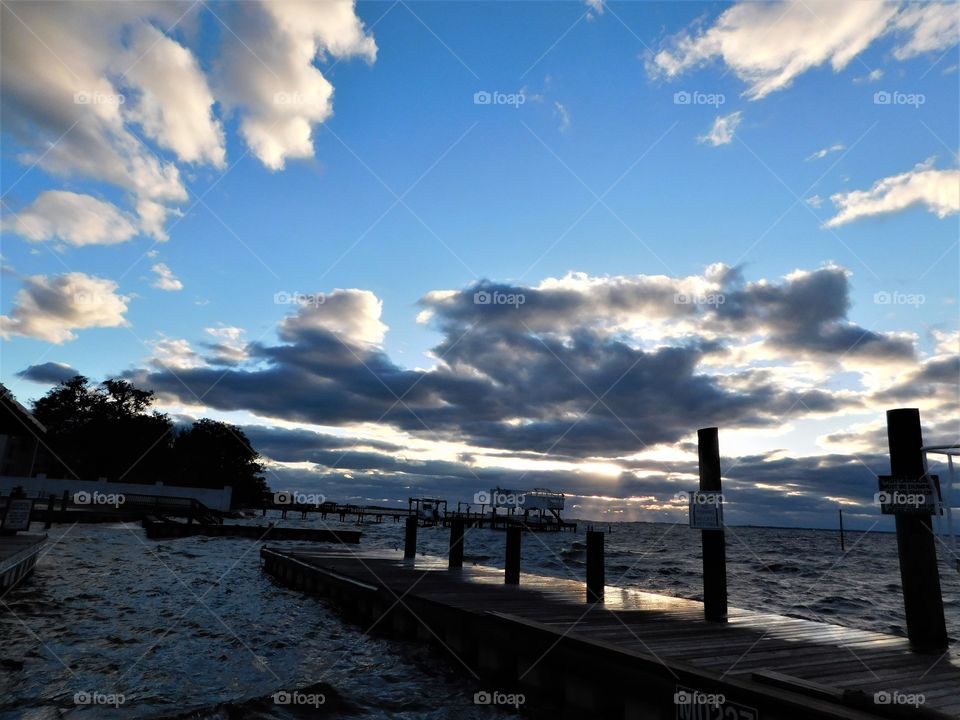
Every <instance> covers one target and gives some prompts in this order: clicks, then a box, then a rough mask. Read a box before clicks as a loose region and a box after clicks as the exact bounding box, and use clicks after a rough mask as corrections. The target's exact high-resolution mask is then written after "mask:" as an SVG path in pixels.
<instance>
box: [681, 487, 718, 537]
mask: <svg viewBox="0 0 960 720" xmlns="http://www.w3.org/2000/svg"><path fill="white" fill-rule="evenodd" d="M689 508H690V527H692V528H694V529H696V530H723V495H721V494H720V493H718V492H692V493H690V505H689Z"/></svg>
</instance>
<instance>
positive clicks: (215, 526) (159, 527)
mask: <svg viewBox="0 0 960 720" xmlns="http://www.w3.org/2000/svg"><path fill="white" fill-rule="evenodd" d="M142 524H143V529H144V530H146V533H147V537H148V538H150V539H151V540H166V539H170V538H182V537H193V536H195V535H205V536H207V537H245V538H251V539H253V540H259V541H263V542H266V541H269V540H309V541H311V542H335V543H346V544H350V545H356V544H357V543H359V542H360V535H361V533H360V531H358V530H327V529H322V528H298V527H289V526H284V527H278V526H276V525H274V524H273V523H270V524H269V525H266V526H263V525H233V524H228V523H192V522H191V523H186V522H175V521H172V520H168V519H162V518H155V517H146V518H144V519H143V522H142Z"/></svg>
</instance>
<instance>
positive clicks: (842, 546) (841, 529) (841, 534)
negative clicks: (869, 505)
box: [840, 508, 847, 552]
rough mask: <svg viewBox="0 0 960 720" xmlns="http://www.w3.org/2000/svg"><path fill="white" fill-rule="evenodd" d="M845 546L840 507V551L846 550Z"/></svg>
mask: <svg viewBox="0 0 960 720" xmlns="http://www.w3.org/2000/svg"><path fill="white" fill-rule="evenodd" d="M846 550H847V546H846V543H845V542H844V540H843V509H842V508H841V509H840V552H846Z"/></svg>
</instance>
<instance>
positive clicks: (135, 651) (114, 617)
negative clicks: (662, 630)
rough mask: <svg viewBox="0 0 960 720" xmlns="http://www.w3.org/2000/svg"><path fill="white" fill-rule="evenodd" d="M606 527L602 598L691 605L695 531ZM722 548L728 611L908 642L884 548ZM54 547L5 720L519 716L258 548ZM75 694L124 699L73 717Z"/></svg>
mask: <svg viewBox="0 0 960 720" xmlns="http://www.w3.org/2000/svg"><path fill="white" fill-rule="evenodd" d="M257 522H262V520H260V519H258V521H257ZM314 523H319V520H316V521H315V520H309V521H305V522H304V521H297V520H290V521H289V524H291V525H304V526H307V525H313V524H314ZM330 525H331V526H334V527H343V526H341V525H340V524H339V523H336V522H331V523H330ZM611 529H612V533H611V534H610V535H608V537H607V552H606V561H607V583H608V584H609V585H619V586H623V587H635V588H638V589H644V590H647V591H651V592H659V593H663V594H668V595H675V596H679V597H688V598H699V593H700V590H701V573H700V559H699V533H697V532H695V531H691V530H689V529H688V528H686V527H684V526H681V525H674V526H671V525H662V524H645V523H622V524H614V525H613V526H612V527H611ZM363 530H364V536H363V540H362V545H361V547H369V548H391V549H392V548H397V547H400V546H401V545H402V534H403V527H402V524H394V523H392V522H386V523H384V524H382V525H365V526H364V528H363ZM448 532H449V531H445V530H442V529H440V528H421V529H420V531H419V538H418V540H419V549H420V550H421V551H422V552H425V553H428V554H436V555H444V554H445V552H446V547H447V543H448ZM523 543H524V544H523V569H524V570H525V571H529V572H538V573H542V574H547V575H553V576H557V577H573V578H577V579H580V580H582V579H583V577H584V574H585V565H584V563H585V545H584V536H583V534H572V533H562V534H552V533H551V534H542V535H535V534H532V533H530V534H527V535H525V536H524V540H523ZM272 544H273V545H277V546H289V547H295V546H301V547H310V546H311V545H310V544H309V543H272ZM503 544H504V534H503V533H501V532H494V531H490V530H470V531H468V535H467V540H466V552H465V562H466V563H478V564H484V565H492V566H500V567H502V557H503ZM727 548H728V549H727V553H728V583H729V593H730V603H731V605H734V606H739V607H747V608H753V609H766V610H770V611H773V612H779V613H783V614H787V615H793V616H797V617H804V618H809V619H813V620H822V621H826V622H834V623H838V624H841V625H847V626H850V627H858V628H864V629H869V630H879V631H882V632H894V633H901V634H902V633H904V632H905V630H904V619H903V608H902V599H901V594H900V586H899V571H898V567H897V555H896V539H895V537H894V536H893V535H889V534H879V533H867V534H861V533H853V532H851V533H848V534H847V548H848V554H847V556H846V557H845V558H844V557H843V556H842V553H841V552H840V547H839V540H838V538H837V535H836V533H833V532H825V531H817V530H781V529H770V528H731V529H728V532H727ZM47 550H48V552H47V553H46V555H44V557H43V559H42V560H41V561H40V562H39V563H38V565H37V569H36V571H35V573H34V575H33V577H32V578H31V579H30V580H28V581H27V582H26V583H24V584H23V585H21V586H20V587H18V588H16V589H15V590H13V591H11V592H10V593H9V594H8V595H7V596H6V597H4V598H3V604H2V605H0V630H2V637H3V643H2V646H0V720H7V719H8V718H10V719H12V718H28V719H30V720H40V719H44V720H46V719H47V718H60V717H64V716H68V717H78V718H91V719H92V718H100V717H113V716H116V717H121V716H122V717H135V718H197V719H198V720H200V719H204V720H207V719H210V720H212V719H213V718H262V719H264V720H285V719H286V718H294V717H310V716H311V715H310V713H309V712H306V711H305V710H303V709H300V713H301V714H299V715H298V714H296V712H295V711H293V710H290V709H289V708H287V707H284V706H278V705H276V704H274V703H273V700H272V697H271V696H272V694H273V693H275V692H278V691H284V690H285V691H288V692H293V691H294V690H297V689H299V690H300V691H302V692H304V693H305V694H306V693H311V692H312V693H314V694H318V693H322V694H323V695H324V696H325V697H326V703H325V705H324V709H325V711H326V712H328V713H331V714H332V715H334V716H342V717H357V718H387V717H390V718H437V719H440V718H451V719H452V718H457V720H463V719H467V720H470V719H473V718H478V719H480V718H500V717H507V716H509V715H511V714H513V713H511V712H508V711H506V710H500V709H497V708H492V707H487V706H477V705H474V703H473V695H474V693H476V692H477V691H479V690H482V689H485V688H483V687H478V684H477V682H476V681H475V680H473V679H472V678H470V677H469V676H468V675H465V674H464V673H462V672H461V671H460V669H459V668H457V667H454V666H452V665H450V664H448V663H446V662H445V661H444V660H443V659H442V658H440V657H439V654H436V653H434V652H432V651H431V650H429V649H428V648H426V647H422V646H420V645H417V644H415V643H407V642H399V641H388V640H382V639H378V638H376V637H369V636H366V635H364V634H363V632H362V629H361V628H358V627H356V626H353V625H350V624H346V623H343V622H341V621H340V620H339V618H338V616H337V615H336V614H335V613H334V612H333V611H332V610H331V609H330V608H329V607H328V606H327V604H326V602H325V601H324V600H323V599H319V598H312V597H308V596H306V595H304V594H302V593H299V592H296V591H292V590H289V589H286V588H283V587H280V586H278V585H275V584H274V583H273V582H272V581H271V580H270V578H269V577H268V576H266V575H265V574H264V573H263V572H262V571H261V570H260V565H259V546H258V545H257V544H256V543H254V542H252V541H250V540H245V539H232V538H202V537H196V538H184V539H179V540H170V541H163V542H156V541H148V540H146V539H145V538H144V536H143V531H142V530H141V529H140V527H139V526H138V525H134V524H126V525H125V524H116V525H88V526H81V525H76V526H74V527H72V528H69V527H68V526H63V527H55V528H54V529H53V530H52V531H51V533H50V544H49V546H48V548H47ZM941 580H942V584H943V595H944V603H945V609H946V613H947V622H948V630H949V633H950V636H951V637H953V638H958V637H960V605H958V598H960V574H958V573H957V572H956V570H953V569H951V568H950V567H948V565H947V563H946V562H942V563H941ZM521 582H522V580H521ZM81 692H87V693H100V694H101V697H100V700H107V699H109V698H107V697H105V696H107V695H110V694H114V695H118V694H123V696H124V699H125V702H124V704H123V705H122V706H121V707H120V708H119V710H115V709H113V708H111V707H109V706H106V705H96V706H77V705H76V704H75V694H76V693H81ZM310 710H311V711H312V708H310Z"/></svg>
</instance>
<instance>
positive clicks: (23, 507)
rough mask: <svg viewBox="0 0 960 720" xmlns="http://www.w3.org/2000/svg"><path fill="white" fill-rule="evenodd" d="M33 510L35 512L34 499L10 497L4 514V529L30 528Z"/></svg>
mask: <svg viewBox="0 0 960 720" xmlns="http://www.w3.org/2000/svg"><path fill="white" fill-rule="evenodd" d="M31 512H33V500H30V499H29V498H10V499H9V500H8V501H7V512H6V513H5V514H4V516H3V529H4V530H29V529H30V513H31Z"/></svg>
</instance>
